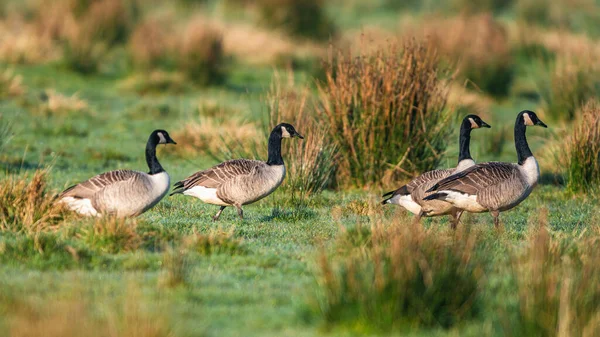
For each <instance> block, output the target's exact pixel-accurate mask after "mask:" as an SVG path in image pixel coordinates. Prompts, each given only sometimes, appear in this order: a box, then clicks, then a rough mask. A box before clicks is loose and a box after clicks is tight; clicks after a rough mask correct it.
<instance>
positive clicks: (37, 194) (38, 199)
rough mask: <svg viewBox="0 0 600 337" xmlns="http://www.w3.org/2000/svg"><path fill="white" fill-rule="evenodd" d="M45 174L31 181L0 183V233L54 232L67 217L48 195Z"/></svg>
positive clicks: (11, 178) (37, 174) (38, 173)
mask: <svg viewBox="0 0 600 337" xmlns="http://www.w3.org/2000/svg"><path fill="white" fill-rule="evenodd" d="M47 174H48V172H47V171H46V170H37V171H35V173H34V174H33V176H32V177H31V178H29V177H28V176H27V175H26V176H21V177H19V176H16V175H10V176H8V177H7V178H4V179H3V180H2V181H0V231H10V232H24V233H26V234H32V233H37V232H40V231H45V230H52V229H55V228H57V226H59V224H60V223H61V221H62V220H63V219H64V218H65V217H66V216H67V214H68V213H67V212H66V210H65V209H64V207H62V206H61V205H60V204H56V203H55V202H54V195H53V194H52V193H51V192H49V191H48V185H47V182H46V176H47Z"/></svg>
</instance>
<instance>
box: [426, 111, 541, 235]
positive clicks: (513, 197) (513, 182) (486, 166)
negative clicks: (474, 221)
mask: <svg viewBox="0 0 600 337" xmlns="http://www.w3.org/2000/svg"><path fill="white" fill-rule="evenodd" d="M533 125H539V126H542V127H545V128H546V127H547V126H546V124H544V123H543V122H542V121H541V120H540V119H539V118H538V117H537V115H536V114H535V113H534V112H533V111H529V110H523V111H521V112H520V113H519V115H518V116H517V120H516V122H515V147H516V148H517V156H518V160H519V162H518V163H516V164H513V163H501V162H489V163H483V164H478V165H475V166H473V167H471V168H468V169H466V170H464V171H462V172H459V173H457V174H454V175H452V176H449V177H447V178H445V179H443V180H441V181H440V182H438V183H437V184H435V185H434V186H433V187H431V188H430V189H429V190H428V191H427V192H434V191H435V192H436V193H435V194H432V195H429V196H427V197H425V200H444V201H447V202H450V203H452V204H453V205H454V206H455V207H457V208H459V209H462V210H465V211H467V212H471V213H482V212H490V213H492V216H493V217H494V226H495V227H496V228H498V225H499V218H498V217H499V215H500V212H503V211H507V210H509V209H511V208H513V207H515V206H517V205H518V204H519V203H521V201H523V200H525V198H527V196H529V194H530V193H531V191H532V190H533V188H534V187H535V186H536V185H537V182H538V179H539V177H540V168H539V166H538V163H537V161H536V160H535V158H534V157H533V154H532V153H531V150H530V149H529V145H528V144H527V138H526V137H525V128H526V127H527V126H533Z"/></svg>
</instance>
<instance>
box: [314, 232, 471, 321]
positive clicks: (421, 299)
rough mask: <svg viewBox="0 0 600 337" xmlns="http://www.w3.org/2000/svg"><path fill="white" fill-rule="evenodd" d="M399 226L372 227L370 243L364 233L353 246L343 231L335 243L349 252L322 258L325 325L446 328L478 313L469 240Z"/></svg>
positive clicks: (459, 234)
mask: <svg viewBox="0 0 600 337" xmlns="http://www.w3.org/2000/svg"><path fill="white" fill-rule="evenodd" d="M400 222H401V221H400ZM400 222H399V221H396V222H395V223H393V224H392V225H391V226H389V227H388V228H385V226H384V225H383V224H382V223H381V222H377V223H376V224H375V225H374V226H372V228H371V234H370V240H366V239H365V237H364V236H365V235H369V234H368V231H367V232H365V231H363V230H358V231H354V232H352V233H356V234H358V235H360V236H359V237H358V240H355V239H348V238H347V236H348V235H349V233H350V232H347V231H346V232H345V234H344V235H345V236H346V238H345V239H344V240H343V241H340V242H342V243H344V244H346V245H347V244H350V245H351V247H347V248H346V249H343V250H341V251H342V252H343V254H341V255H333V256H328V255H327V254H325V253H323V254H321V256H320V258H319V260H318V271H319V272H318V282H319V286H320V287H319V292H318V305H317V306H318V311H319V313H320V315H321V316H322V317H323V318H324V320H325V322H326V323H327V324H328V325H343V326H347V327H350V328H351V329H353V330H358V331H361V332H364V331H373V330H375V331H382V330H383V331H388V330H409V329H412V328H418V327H436V328H440V327H441V328H449V327H451V326H453V325H456V324H458V323H460V322H463V321H465V320H468V319H470V318H473V317H474V316H476V315H477V314H478V313H479V310H480V302H479V298H478V296H479V282H480V278H481V275H482V272H481V269H480V268H481V266H480V262H481V261H479V260H478V259H476V257H475V255H474V254H475V244H476V240H475V236H474V235H472V234H468V233H466V232H463V231H459V232H456V233H450V232H446V233H439V231H437V230H435V229H424V228H423V227H421V226H419V225H407V224H405V223H400ZM356 243H358V245H357V244H356ZM338 251H340V250H339V249H338Z"/></svg>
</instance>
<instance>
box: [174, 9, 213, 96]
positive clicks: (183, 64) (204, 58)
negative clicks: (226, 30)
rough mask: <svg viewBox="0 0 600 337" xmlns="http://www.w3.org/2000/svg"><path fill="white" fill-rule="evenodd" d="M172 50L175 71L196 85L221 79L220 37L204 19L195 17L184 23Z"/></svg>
mask: <svg viewBox="0 0 600 337" xmlns="http://www.w3.org/2000/svg"><path fill="white" fill-rule="evenodd" d="M175 52H176V60H177V61H176V62H177V66H178V68H179V70H180V71H181V72H183V73H184V74H186V75H187V76H188V78H189V79H190V80H192V81H194V82H195V83H196V84H199V85H207V84H214V83H219V82H220V81H221V80H222V79H223V76H224V53H223V36H222V34H221V32H220V31H219V30H218V29H217V28H215V27H214V26H213V25H211V24H210V22H207V20H206V19H204V18H202V17H198V18H195V19H192V20H191V21H190V22H189V23H188V24H187V26H186V28H185V30H184V32H183V35H182V37H181V40H180V41H179V45H178V46H177V49H176V51H175Z"/></svg>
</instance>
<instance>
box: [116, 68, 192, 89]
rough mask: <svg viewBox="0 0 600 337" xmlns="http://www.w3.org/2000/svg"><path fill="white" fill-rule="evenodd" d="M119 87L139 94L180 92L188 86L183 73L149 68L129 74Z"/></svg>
mask: <svg viewBox="0 0 600 337" xmlns="http://www.w3.org/2000/svg"><path fill="white" fill-rule="evenodd" d="M119 87H120V88H121V89H123V90H127V91H134V92H137V93H138V94H140V95H145V94H161V93H173V94H175V93H182V92H184V91H186V90H187V89H188V87H189V85H188V83H187V79H186V77H185V75H184V74H182V73H180V72H176V71H174V72H170V71H163V70H149V71H144V72H141V73H136V74H134V75H132V76H129V77H128V78H126V79H125V80H123V81H122V82H121V83H119Z"/></svg>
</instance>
